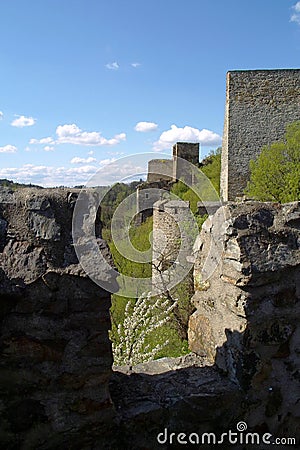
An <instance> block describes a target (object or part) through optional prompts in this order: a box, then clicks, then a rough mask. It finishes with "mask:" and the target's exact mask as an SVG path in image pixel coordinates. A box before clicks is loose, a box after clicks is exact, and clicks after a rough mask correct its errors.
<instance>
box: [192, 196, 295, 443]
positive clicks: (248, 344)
mask: <svg viewBox="0 0 300 450" xmlns="http://www.w3.org/2000/svg"><path fill="white" fill-rule="evenodd" d="M217 262H219V264H218V265H217ZM216 266H217V268H216ZM213 267H215V268H216V270H215V271H214V272H212V268H213ZM194 278H195V291H196V293H195V296H194V298H193V301H194V304H195V306H196V308H197V310H196V312H195V313H194V314H193V315H192V316H191V318H190V323H189V345H190V348H191V350H192V351H194V352H196V353H198V354H200V355H205V356H206V358H208V359H209V361H210V362H211V363H213V362H214V361H215V362H216V365H217V366H218V367H220V368H221V369H222V370H224V371H225V373H227V374H228V376H229V378H230V379H231V380H232V381H234V382H236V383H238V384H239V385H240V386H241V387H242V389H244V390H245V392H246V393H247V394H246V397H245V403H244V407H245V412H244V420H245V421H246V422H247V423H248V426H249V427H256V428H257V429H261V430H262V429H265V430H269V431H270V432H271V433H273V435H277V436H294V437H297V436H299V431H300V430H299V423H300V406H299V402H300V389H299V381H300V324H299V313H300V301H299V300H300V202H299V203H298V202H296V203H290V204H285V205H279V204H274V203H259V202H253V203H247V202H246V203H240V204H239V203H234V204H228V205H227V206H226V207H222V208H220V209H219V210H218V211H217V213H216V214H215V216H213V217H210V218H208V219H207V221H206V222H205V223H204V225H203V229H202V232H201V234H200V237H199V239H198V241H197V248H195V269H194Z"/></svg>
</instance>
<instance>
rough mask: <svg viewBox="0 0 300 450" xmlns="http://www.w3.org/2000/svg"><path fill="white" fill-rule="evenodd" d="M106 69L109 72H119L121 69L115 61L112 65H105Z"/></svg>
mask: <svg viewBox="0 0 300 450" xmlns="http://www.w3.org/2000/svg"><path fill="white" fill-rule="evenodd" d="M105 67H106V68H107V69H109V70H118V69H119V68H120V66H119V64H118V63H117V61H114V62H112V63H108V64H106V65H105Z"/></svg>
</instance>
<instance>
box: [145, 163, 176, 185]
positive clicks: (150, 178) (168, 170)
mask: <svg viewBox="0 0 300 450" xmlns="http://www.w3.org/2000/svg"><path fill="white" fill-rule="evenodd" d="M172 179H173V161H172V160H171V159H151V161H149V162H148V175H147V182H148V183H153V182H156V181H161V180H164V181H172Z"/></svg>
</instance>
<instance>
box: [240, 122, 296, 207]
mask: <svg viewBox="0 0 300 450" xmlns="http://www.w3.org/2000/svg"><path fill="white" fill-rule="evenodd" d="M250 174H251V175H250V181H249V183H248V185H247V188H246V190H245V194H246V195H247V196H250V197H252V198H254V199H256V200H260V201H264V202H265V201H277V202H280V203H287V202H291V201H295V200H300V121H298V122H294V123H292V124H289V125H288V126H287V129H286V134H285V140H284V141H280V142H275V143H273V144H272V145H270V146H265V147H263V149H262V152H261V154H260V155H259V156H258V157H257V158H256V160H255V161H250Z"/></svg>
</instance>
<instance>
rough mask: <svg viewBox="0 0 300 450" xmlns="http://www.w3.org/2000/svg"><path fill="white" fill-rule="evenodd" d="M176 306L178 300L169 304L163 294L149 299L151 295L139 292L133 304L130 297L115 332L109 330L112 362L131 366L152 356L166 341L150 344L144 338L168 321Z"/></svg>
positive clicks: (153, 356)
mask: <svg viewBox="0 0 300 450" xmlns="http://www.w3.org/2000/svg"><path fill="white" fill-rule="evenodd" d="M176 305H177V302H174V303H170V302H169V300H168V299H163V298H162V297H159V298H157V299H156V300H154V299H151V297H150V294H148V295H146V294H143V295H141V296H140V297H139V298H138V299H137V301H136V303H135V304H133V303H132V302H131V301H130V300H129V301H128V302H127V304H126V307H125V317H124V321H123V323H120V324H119V325H118V326H117V329H116V333H114V334H112V333H111V339H112V348H113V354H114V363H115V364H116V365H125V364H126V365H129V366H131V367H132V366H134V365H136V364H139V363H142V362H147V361H150V360H152V359H154V358H155V356H156V355H157V354H158V353H159V352H160V351H161V349H162V348H163V347H164V346H166V345H167V344H168V340H166V341H164V342H163V343H162V344H156V345H155V346H153V345H151V342H150V343H147V338H148V337H149V335H151V334H152V333H153V332H154V330H156V329H157V328H160V327H162V326H163V325H165V324H166V323H167V322H168V321H169V320H171V312H172V311H173V309H174V308H175V307H176Z"/></svg>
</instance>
